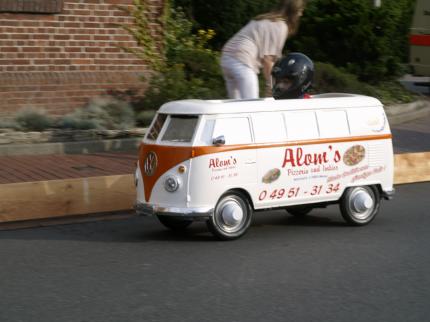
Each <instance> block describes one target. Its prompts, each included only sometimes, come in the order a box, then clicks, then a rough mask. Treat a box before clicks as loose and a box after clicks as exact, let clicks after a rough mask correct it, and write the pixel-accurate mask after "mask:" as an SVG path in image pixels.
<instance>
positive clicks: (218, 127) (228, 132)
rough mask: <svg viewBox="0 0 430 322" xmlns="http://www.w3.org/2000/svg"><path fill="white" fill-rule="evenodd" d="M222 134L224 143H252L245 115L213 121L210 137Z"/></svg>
mask: <svg viewBox="0 0 430 322" xmlns="http://www.w3.org/2000/svg"><path fill="white" fill-rule="evenodd" d="M220 135H224V138H225V144H226V145H227V144H249V143H252V137H251V130H250V127H249V120H248V118H247V117H234V118H222V119H217V120H216V121H215V126H214V131H213V134H212V138H216V137H218V136H220Z"/></svg>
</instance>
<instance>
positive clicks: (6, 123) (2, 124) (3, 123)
mask: <svg viewBox="0 0 430 322" xmlns="http://www.w3.org/2000/svg"><path fill="white" fill-rule="evenodd" d="M17 128H18V124H17V123H16V121H15V120H0V129H17Z"/></svg>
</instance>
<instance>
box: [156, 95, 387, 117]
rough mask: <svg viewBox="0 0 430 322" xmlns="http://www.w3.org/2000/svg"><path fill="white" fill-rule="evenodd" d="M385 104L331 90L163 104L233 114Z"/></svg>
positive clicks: (171, 109)
mask: <svg viewBox="0 0 430 322" xmlns="http://www.w3.org/2000/svg"><path fill="white" fill-rule="evenodd" d="M372 106H382V104H381V102H380V101H379V100H377V99H376V98H373V97H369V96H362V95H354V94H343V93H329V94H320V95H314V96H312V98H311V99H285V100H275V99H273V98H263V99H255V100H198V99H189V100H181V101H172V102H168V103H166V104H164V105H162V106H161V108H160V109H159V111H158V112H159V113H163V114H230V113H253V112H275V111H288V110H306V109H329V108H348V107H372Z"/></svg>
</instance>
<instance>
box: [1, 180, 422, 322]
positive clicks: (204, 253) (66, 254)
mask: <svg viewBox="0 0 430 322" xmlns="http://www.w3.org/2000/svg"><path fill="white" fill-rule="evenodd" d="M429 192H430V183H425V184H414V185H405V186H398V187H397V195H396V198H395V199H394V200H392V201H389V202H388V201H386V202H384V203H383V204H382V207H381V213H380V214H379V216H378V217H377V218H376V219H375V221H374V222H372V223H371V224H370V225H368V226H366V227H360V228H354V227H349V226H346V225H345V224H344V223H343V221H342V219H341V216H340V213H339V211H338V208H337V207H336V206H331V207H329V208H327V209H322V210H315V211H314V212H313V213H312V215H311V216H309V217H308V218H307V219H306V220H297V219H294V218H293V217H290V216H288V215H286V214H285V213H284V212H283V211H272V212H264V213H259V214H257V216H256V220H255V223H254V225H253V226H252V227H251V229H250V231H249V232H248V234H247V235H245V236H244V237H243V238H242V239H239V240H236V241H232V242H219V241H216V240H214V239H213V238H212V237H211V235H210V234H209V233H208V232H207V231H206V227H205V226H204V224H202V223H198V224H195V225H193V226H191V229H190V232H189V233H187V234H184V235H178V234H173V233H171V232H169V231H167V230H165V229H164V228H163V227H162V226H161V224H159V223H158V222H157V221H156V219H154V218H143V217H141V218H130V219H127V220H122V221H110V222H96V223H87V224H73V225H63V226H55V227H46V228H37V229H26V230H17V231H3V232H0V259H1V266H0V267H1V270H0V321H1V322H9V321H25V322H31V321H43V322H50V321H55V322H61V321H73V322H76V321H88V322H96V321H103V322H107V321H116V322H123V321H133V322H137V321H145V322H148V321H199V322H200V321H211V322H216V321H220V322H221V321H222V322H227V321H247V322H249V321H294V322H297V321H319V322H320V321H330V322H333V321H342V322H345V321H348V322H354V321H366V322H369V321H378V322H381V321H384V322H387V321H399V322H408V321H419V322H423V321H429V319H430V305H429V304H430V213H429V212H428V206H429V205H430V203H429V196H430V194H429Z"/></svg>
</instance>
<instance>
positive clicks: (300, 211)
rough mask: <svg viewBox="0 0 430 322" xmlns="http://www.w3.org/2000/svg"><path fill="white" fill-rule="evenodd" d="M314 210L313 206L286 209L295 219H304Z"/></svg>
mask: <svg viewBox="0 0 430 322" xmlns="http://www.w3.org/2000/svg"><path fill="white" fill-rule="evenodd" d="M312 209H313V208H312V207H311V206H306V205H299V206H291V207H287V208H286V210H287V212H288V213H289V214H290V215H293V216H295V217H304V216H306V215H307V214H308V213H310V212H311V211H312Z"/></svg>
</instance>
